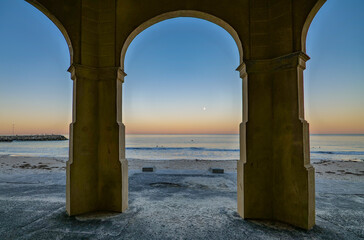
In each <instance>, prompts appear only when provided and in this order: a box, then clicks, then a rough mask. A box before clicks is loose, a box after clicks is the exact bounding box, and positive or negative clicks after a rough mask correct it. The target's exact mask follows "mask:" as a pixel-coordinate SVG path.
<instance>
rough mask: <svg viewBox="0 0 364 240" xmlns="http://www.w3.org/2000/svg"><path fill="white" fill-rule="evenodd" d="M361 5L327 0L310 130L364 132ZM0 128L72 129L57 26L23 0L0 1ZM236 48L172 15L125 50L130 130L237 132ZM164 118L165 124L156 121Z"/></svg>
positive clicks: (197, 23)
mask: <svg viewBox="0 0 364 240" xmlns="http://www.w3.org/2000/svg"><path fill="white" fill-rule="evenodd" d="M363 12H364V1H361V0H350V1H342V0H330V1H327V2H326V3H325V5H324V6H323V7H322V9H321V10H320V12H319V13H318V14H317V16H316V17H315V19H314V20H313V22H312V25H311V27H310V30H309V32H308V36H307V54H308V55H309V56H310V57H311V60H310V61H308V62H307V70H306V71H305V109H306V118H307V120H308V121H309V122H310V128H311V132H313V133H364V107H363V106H364V94H363V92H364V60H363V59H364V58H363V57H362V56H364V44H363V43H364V24H363V23H364V14H362V13H363ZM0 32H1V38H0V53H1V54H0V134H11V131H12V124H13V123H14V124H15V129H16V133H18V134H25V133H67V131H68V125H69V123H70V121H71V96H72V81H71V80H70V75H69V73H67V71H66V70H67V69H68V67H69V64H70V62H69V53H68V48H67V44H66V41H65V40H64V38H63V36H62V34H61V32H60V31H59V30H58V29H57V27H56V26H55V25H54V24H53V23H52V22H51V21H50V20H49V19H48V18H47V17H46V16H44V15H43V14H42V13H41V12H39V11H38V10H37V9H35V8H34V7H32V6H30V5H29V4H28V3H26V2H24V1H22V0H2V1H0ZM238 58H239V57H238V50H237V47H236V45H235V42H234V40H233V39H232V38H231V36H230V35H229V34H228V33H227V32H226V31H225V30H223V29H222V28H220V27H219V26H217V25H215V24H212V23H210V22H207V21H204V20H200V19H192V18H176V19H171V20H166V21H163V22H161V23H158V24H156V25H153V26H152V27H150V28H148V29H146V30H145V31H143V32H142V33H141V34H140V35H138V36H137V37H136V38H135V39H134V40H133V42H132V43H131V45H130V46H129V48H128V51H127V54H126V60H125V71H126V73H127V74H128V76H127V77H126V79H125V83H124V95H123V99H124V102H123V105H124V109H123V110H124V111H123V112H124V116H123V118H124V123H125V125H126V127H127V131H128V132H129V133H237V130H238V123H239V122H240V121H241V80H240V78H239V75H238V73H237V72H236V71H235V68H236V67H237V66H238V64H239V61H238ZM160 119H164V120H165V121H160Z"/></svg>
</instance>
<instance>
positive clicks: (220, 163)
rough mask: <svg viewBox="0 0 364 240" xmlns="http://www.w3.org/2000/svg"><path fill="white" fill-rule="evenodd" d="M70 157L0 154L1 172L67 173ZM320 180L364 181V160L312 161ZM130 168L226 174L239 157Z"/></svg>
mask: <svg viewBox="0 0 364 240" xmlns="http://www.w3.org/2000/svg"><path fill="white" fill-rule="evenodd" d="M66 161H67V158H60V157H35V156H17V155H0V174H27V173H52V172H65V170H66ZM311 164H312V166H313V167H314V168H315V176H316V178H318V179H328V180H347V181H354V182H357V181H360V182H361V181H363V182H364V161H360V162H358V161H331V160H313V161H312V160H311ZM128 165H129V170H133V171H135V170H136V171H141V169H142V167H154V168H155V169H156V171H157V172H158V171H159V170H184V171H185V170H187V171H192V170H199V171H206V172H208V171H209V169H210V168H222V169H224V171H225V172H226V173H236V165H237V160H202V159H190V160H189V159H175V160H145V159H128Z"/></svg>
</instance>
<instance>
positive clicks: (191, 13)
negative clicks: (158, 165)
mask: <svg viewBox="0 0 364 240" xmlns="http://www.w3.org/2000/svg"><path fill="white" fill-rule="evenodd" d="M177 17H194V18H199V19H203V20H207V21H209V22H212V23H215V24H216V25H218V26H220V27H222V28H223V29H225V30H226V31H227V32H228V33H229V34H230V35H231V36H232V38H233V39H234V41H235V43H236V45H237V48H238V51H239V66H238V67H237V68H236V70H237V71H238V72H239V73H240V78H241V79H242V81H243V83H242V86H243V89H242V108H243V109H242V122H241V123H240V126H239V140H240V141H239V142H240V143H239V145H240V146H239V149H240V159H239V161H238V165H237V168H238V169H240V171H239V170H238V177H237V178H238V180H237V181H238V182H237V186H238V188H237V194H238V206H237V208H238V212H239V213H240V215H241V216H243V208H244V207H243V201H242V199H243V198H244V194H243V189H242V187H241V186H242V185H243V182H242V181H243V176H242V169H243V167H242V166H243V165H244V164H245V163H246V124H247V122H248V75H247V73H246V66H245V64H244V61H243V59H244V58H243V45H242V42H241V40H240V38H239V35H238V33H237V31H236V30H235V29H234V28H233V27H232V26H231V25H229V24H228V23H227V22H225V21H224V20H222V19H220V18H218V17H216V16H213V15H211V14H208V13H205V12H200V11H195V10H179V11H172V12H167V13H164V14H161V15H158V16H156V17H153V18H151V19H149V20H147V21H146V22H144V23H142V24H141V25H139V26H138V27H137V28H135V29H134V30H133V31H132V32H131V34H129V36H128V37H127V39H126V40H125V42H124V44H123V47H122V50H121V57H120V69H119V74H118V76H119V79H120V80H121V81H118V85H117V120H118V123H119V126H120V129H121V131H120V133H121V134H120V135H119V137H120V143H121V148H119V149H122V150H121V151H120V153H119V158H120V159H124V160H122V162H126V165H127V160H126V159H125V126H124V124H123V123H122V83H123V82H124V77H125V76H126V73H125V72H124V63H125V55H126V52H127V50H128V47H129V45H130V44H131V42H132V41H133V39H134V38H135V37H136V36H137V35H138V34H140V33H141V32H142V31H144V30H145V29H147V28H148V27H150V26H152V25H154V24H156V23H159V22H162V21H164V20H167V19H171V18H177ZM124 181H126V179H124ZM239 186H240V187H239ZM239 199H240V200H239Z"/></svg>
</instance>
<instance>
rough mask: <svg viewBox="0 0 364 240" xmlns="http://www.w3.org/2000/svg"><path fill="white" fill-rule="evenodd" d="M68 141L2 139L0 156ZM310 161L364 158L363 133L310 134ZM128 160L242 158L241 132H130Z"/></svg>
mask: <svg viewBox="0 0 364 240" xmlns="http://www.w3.org/2000/svg"><path fill="white" fill-rule="evenodd" d="M68 144H69V142H68V141H45V142H37V141H30V142H16V141H15V142H0V155H22V156H40V157H59V158H67V157H68ZM310 150H311V160H313V161H315V160H333V161H335V160H344V161H364V135H323V134H312V135H311V137H310ZM126 157H127V158H128V159H133V158H137V159H151V160H155V159H159V160H167V159H209V160H231V159H239V135H237V134H229V135H127V136H126Z"/></svg>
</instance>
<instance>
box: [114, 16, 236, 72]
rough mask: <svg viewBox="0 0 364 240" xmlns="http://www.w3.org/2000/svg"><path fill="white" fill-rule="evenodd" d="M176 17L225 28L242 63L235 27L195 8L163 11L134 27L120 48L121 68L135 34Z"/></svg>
mask: <svg viewBox="0 0 364 240" xmlns="http://www.w3.org/2000/svg"><path fill="white" fill-rule="evenodd" d="M177 17H193V18H199V19H203V20H206V21H209V22H212V23H215V24H216V25H218V26H220V27H222V28H223V29H225V30H226V31H227V32H228V33H229V34H230V35H231V36H232V38H233V39H234V41H235V43H236V45H237V47H238V50H239V61H240V63H239V64H240V65H241V64H242V63H243V45H242V42H241V41H240V38H239V35H238V33H237V32H236V31H235V29H234V28H233V27H232V26H230V25H229V24H228V23H227V22H225V21H224V20H222V19H221V18H218V17H215V16H214V15H211V14H208V13H205V12H201V11H196V10H178V11H172V12H167V13H163V14H161V15H158V16H156V17H153V18H151V19H149V20H147V21H146V22H144V23H142V24H141V25H139V26H138V27H137V28H135V29H134V31H133V32H132V33H131V34H130V35H129V36H128V37H127V39H126V40H125V42H124V44H123V47H122V50H121V57H120V67H121V69H122V70H123V71H124V61H125V55H126V52H127V50H128V47H129V45H130V43H131V42H132V41H133V39H134V38H135V37H136V36H138V35H139V33H141V32H143V31H144V30H145V29H147V28H148V27H150V26H152V25H154V24H156V23H159V22H162V21H164V20H167V19H171V18H177Z"/></svg>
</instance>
